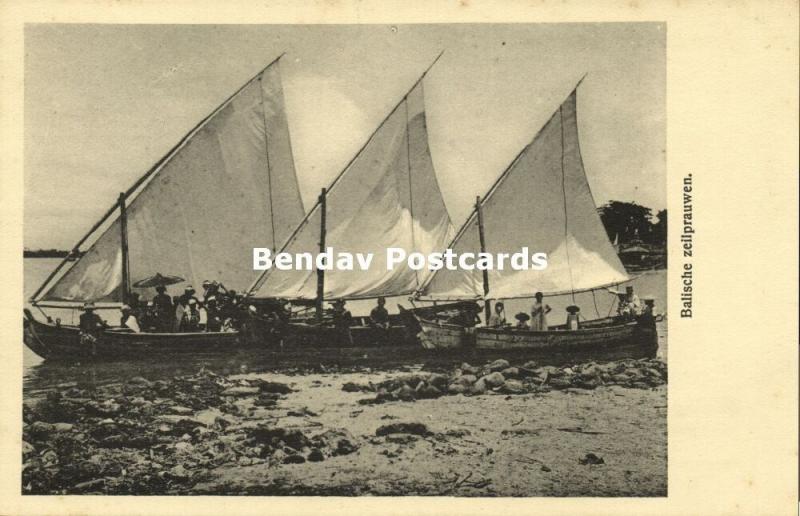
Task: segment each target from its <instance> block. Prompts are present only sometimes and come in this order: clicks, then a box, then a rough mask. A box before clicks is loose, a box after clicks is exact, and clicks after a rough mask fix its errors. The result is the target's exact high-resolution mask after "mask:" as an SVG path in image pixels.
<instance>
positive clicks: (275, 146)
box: [42, 61, 303, 302]
mask: <svg viewBox="0 0 800 516" xmlns="http://www.w3.org/2000/svg"><path fill="white" fill-rule="evenodd" d="M302 217H303V206H302V201H301V199H300V193H299V189H298V185H297V177H296V175H295V170H294V159H293V157H292V149H291V144H290V140H289V129H288V124H287V120H286V112H285V107H284V99H283V89H282V86H281V79H280V71H279V68H278V62H277V61H276V62H274V63H273V64H271V65H270V66H269V67H267V68H266V69H265V70H264V71H262V72H261V73H260V74H259V75H257V76H256V77H254V78H253V79H252V80H251V81H250V82H248V83H247V84H246V85H245V86H244V87H243V88H242V89H241V90H239V91H238V92H237V93H236V94H235V95H234V96H233V97H231V98H230V99H228V100H227V101H226V102H225V103H224V104H223V105H222V106H220V107H219V108H218V109H217V110H216V111H215V112H214V113H212V115H210V116H209V117H208V118H207V119H206V120H205V121H204V122H203V123H202V124H201V125H200V126H198V127H197V128H196V129H195V130H193V131H192V132H191V133H190V134H189V135H187V137H186V138H185V139H184V141H183V142H182V143H181V144H180V145H179V146H178V147H177V148H176V149H175V150H173V151H172V153H171V154H169V155H168V156H167V157H166V158H165V159H164V160H163V161H162V162H161V164H160V165H159V167H158V169H157V170H156V172H155V173H154V174H153V175H152V177H151V178H150V180H149V182H147V183H145V185H144V186H143V187H141V189H140V191H139V193H138V195H135V197H133V199H132V200H130V201H129V205H128V207H127V240H128V249H129V255H128V256H129V260H128V261H129V266H130V273H129V275H130V282H131V284H133V283H135V282H136V281H138V280H140V279H142V278H145V277H147V276H151V275H153V274H155V273H157V272H160V273H162V274H170V275H177V276H181V277H183V278H185V279H186V280H187V282H189V283H192V284H193V285H194V286H195V287H196V288H198V289H199V284H200V283H201V282H202V281H203V280H206V279H208V280H218V281H221V282H222V283H224V284H225V286H227V287H228V288H234V289H242V290H243V289H245V288H247V287H248V286H249V285H250V284H251V283H252V282H253V280H254V279H255V277H256V273H254V271H253V270H252V248H253V247H254V246H258V247H272V248H277V247H279V246H280V245H281V244H282V243H283V242H284V241H285V240H286V238H288V236H289V234H290V233H291V232H292V230H293V229H294V228H295V227H296V225H297V224H298V223H299V222H300V220H302ZM121 284H122V254H121V248H120V220H119V219H117V220H116V221H114V222H113V223H112V224H111V225H110V226H108V228H107V229H106V230H105V231H104V232H103V234H102V235H101V236H100V237H99V238H97V239H96V240H95V241H94V243H93V244H92V245H91V247H90V248H89V249H88V250H87V252H86V253H85V254H84V256H83V257H81V258H80V259H79V260H78V261H77V262H75V263H74V264H73V266H72V267H71V268H70V269H69V270H68V271H67V272H66V273H65V274H63V275H62V276H61V278H60V279H58V281H56V282H55V283H54V284H53V285H52V286H51V287H50V289H49V290H48V291H47V292H46V294H45V295H44V296H43V297H42V299H43V300H46V301H85V300H93V301H110V302H119V301H120V300H121ZM134 290H136V289H134Z"/></svg>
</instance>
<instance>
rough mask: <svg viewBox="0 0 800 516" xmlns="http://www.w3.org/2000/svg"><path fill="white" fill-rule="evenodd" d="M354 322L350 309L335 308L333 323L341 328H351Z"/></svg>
mask: <svg viewBox="0 0 800 516" xmlns="http://www.w3.org/2000/svg"><path fill="white" fill-rule="evenodd" d="M352 324H353V314H351V313H350V310H341V311H339V310H335V311H334V312H333V325H334V326H335V327H336V328H337V329H339V330H345V329H347V330H349V329H350V326H352Z"/></svg>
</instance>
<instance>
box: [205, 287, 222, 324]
mask: <svg viewBox="0 0 800 516" xmlns="http://www.w3.org/2000/svg"><path fill="white" fill-rule="evenodd" d="M206 330H208V331H211V332H218V331H221V330H222V318H221V317H220V312H219V308H217V298H216V297H214V296H211V297H209V298H208V306H206Z"/></svg>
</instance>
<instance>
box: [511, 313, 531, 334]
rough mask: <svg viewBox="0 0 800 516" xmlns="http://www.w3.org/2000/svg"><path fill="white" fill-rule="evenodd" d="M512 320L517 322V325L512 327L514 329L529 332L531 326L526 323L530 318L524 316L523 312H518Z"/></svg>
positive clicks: (526, 315)
mask: <svg viewBox="0 0 800 516" xmlns="http://www.w3.org/2000/svg"><path fill="white" fill-rule="evenodd" d="M514 318H515V319H516V320H517V325H516V326H515V327H514V328H515V329H517V330H530V329H531V325H530V324H528V321H529V320H530V318H531V316H530V315H528V314H526V313H525V312H520V313H518V314H517V315H515V316H514Z"/></svg>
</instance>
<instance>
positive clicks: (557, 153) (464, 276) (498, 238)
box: [418, 83, 657, 350]
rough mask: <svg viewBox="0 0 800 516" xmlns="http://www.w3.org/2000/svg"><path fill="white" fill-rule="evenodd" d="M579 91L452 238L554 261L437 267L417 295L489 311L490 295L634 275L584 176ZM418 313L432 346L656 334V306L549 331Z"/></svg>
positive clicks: (556, 343) (606, 340) (625, 339)
mask: <svg viewBox="0 0 800 516" xmlns="http://www.w3.org/2000/svg"><path fill="white" fill-rule="evenodd" d="M579 84H580V83H579ZM576 99H577V86H576V87H575V89H573V91H572V93H571V94H570V95H569V97H568V98H567V99H566V100H565V101H564V102H563V103H562V104H561V105H560V106H559V108H558V109H557V110H556V111H555V113H553V115H552V116H551V118H550V119H549V120H548V122H547V123H546V124H545V125H544V127H543V128H542V129H541V130H540V131H539V132H538V133H537V134H536V136H535V137H534V139H533V140H532V141H531V143H530V144H528V145H527V146H526V147H525V148H524V149H523V150H522V151H521V152H520V153H519V155H518V156H517V157H516V158H515V159H514V161H513V162H512V163H511V164H510V165H509V166H508V168H506V170H505V171H504V172H503V173H502V174H501V175H500V177H499V178H498V179H497V181H496V182H495V184H494V185H493V186H492V187H491V189H490V190H489V192H488V193H487V194H486V195H485V196H484V197H483V198H482V199H481V198H478V200H477V202H476V205H475V210H474V211H473V212H472V214H471V215H470V217H469V218H468V219H467V221H466V223H465V224H464V225H463V226H462V228H461V230H460V231H459V232H458V233H457V235H456V237H455V238H454V239H453V242H452V243H451V245H450V247H451V248H452V249H453V251H455V252H457V253H462V252H478V251H480V252H490V253H495V254H496V253H498V252H516V251H518V250H520V249H521V248H522V247H528V248H529V249H531V250H535V251H536V252H546V253H547V255H548V267H547V268H546V269H545V270H541V271H538V270H533V269H528V270H511V269H509V268H506V269H505V270H497V269H494V270H491V271H477V270H474V271H465V270H448V269H441V270H439V271H437V272H436V273H435V274H434V275H432V276H431V277H430V278H429V279H428V280H427V282H426V283H425V284H424V285H423V287H422V288H421V289H420V292H419V294H418V297H420V298H427V299H450V300H452V299H483V300H484V301H485V309H486V318H487V320H488V317H489V314H490V301H489V300H500V299H512V298H531V297H533V295H534V294H535V293H536V292H542V293H543V294H544V295H545V296H548V295H563V294H571V295H572V296H573V300H574V295H575V293H576V292H582V291H591V290H596V289H601V288H605V287H608V286H611V285H616V284H619V283H623V282H625V281H628V280H629V279H630V278H629V277H628V275H627V273H626V272H625V268H624V267H623V266H622V263H620V260H619V258H618V257H617V254H616V253H615V252H614V248H613V246H612V245H611V242H609V240H608V236H607V235H606V232H605V230H604V229H603V226H602V222H601V221H600V218H599V217H598V215H597V211H596V207H595V202H594V199H593V198H592V193H591V190H590V188H589V183H588V181H587V179H586V173H585V170H584V167H583V161H582V158H581V152H580V146H579V141H578V125H577V112H576ZM532 252H533V251H532ZM573 304H574V303H573ZM553 317H557V315H555V314H553V315H551V316H550V318H551V319H552V318H553ZM565 318H566V314H565ZM420 323H421V326H422V330H423V331H422V334H421V339H422V341H423V345H425V346H426V347H428V348H447V347H464V346H475V347H476V348H478V349H564V348H575V349H577V348H583V349H589V350H591V349H594V348H597V347H608V346H623V345H625V346H627V345H630V344H633V345H636V346H640V347H647V348H652V347H653V346H654V345H655V343H656V338H657V337H656V330H655V320H654V318H653V316H652V314H645V315H643V316H642V317H640V318H638V319H627V318H622V317H607V318H598V319H596V320H591V321H579V324H578V325H577V328H575V327H574V325H572V326H570V327H569V328H568V327H567V325H564V324H562V325H555V326H549V327H548V329H547V330H544V331H529V330H517V329H511V328H485V327H477V328H464V327H463V326H459V325H453V324H444V323H438V322H434V321H430V320H427V321H426V320H421V321H420Z"/></svg>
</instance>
